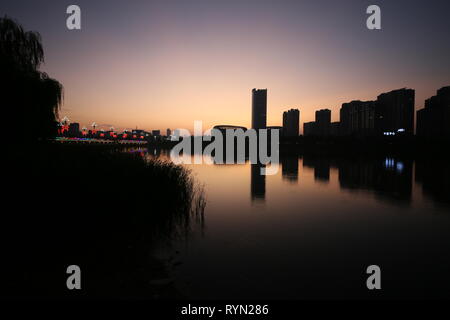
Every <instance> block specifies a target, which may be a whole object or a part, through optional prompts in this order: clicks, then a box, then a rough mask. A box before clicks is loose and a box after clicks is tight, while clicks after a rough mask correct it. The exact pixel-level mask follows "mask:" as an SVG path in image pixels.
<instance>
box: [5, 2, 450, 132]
mask: <svg viewBox="0 0 450 320" xmlns="http://www.w3.org/2000/svg"><path fill="white" fill-rule="evenodd" d="M70 4H77V5H79V6H80V7H81V11H82V30H80V31H69V30H67V28H66V18H67V14H66V8H67V6H68V5H70ZM371 4H377V5H379V6H380V7H381V11H382V30H374V31H371V30H368V29H367V28H366V19H367V16H368V15H367V14H366V13H365V11H366V8H367V6H368V5H371ZM4 14H7V15H8V16H10V17H13V18H14V19H16V20H17V21H18V22H20V23H21V24H22V25H23V26H24V27H25V29H27V30H35V31H39V32H40V33H41V35H42V37H43V43H44V50H45V57H46V63H45V65H44V66H43V67H42V70H44V71H46V72H48V73H49V74H50V76H52V77H53V78H56V79H57V80H59V81H60V82H61V83H62V84H63V85H64V87H65V101H64V106H63V108H62V112H61V114H62V116H64V115H67V116H68V117H69V118H70V119H71V120H72V121H77V122H80V123H81V124H82V125H89V124H90V123H92V122H93V121H95V122H97V123H98V124H100V125H104V126H105V127H107V126H109V125H113V126H114V127H116V128H121V129H123V128H134V127H136V126H137V127H139V128H143V129H148V130H150V129H161V130H165V129H166V128H172V129H173V128H178V127H179V128H188V129H191V128H192V127H193V121H194V120H202V121H203V123H204V128H205V129H206V128H208V127H210V126H213V125H216V124H235V125H242V126H246V127H249V126H250V123H251V89H252V88H267V89H268V125H280V124H281V118H282V112H283V111H284V110H286V109H289V108H298V109H300V117H301V119H300V120H301V123H303V122H307V121H312V120H314V111H315V110H316V109H320V108H329V109H331V110H332V120H333V121H338V120H339V108H340V106H341V104H342V103H343V102H347V101H351V100H355V99H360V100H371V99H375V98H376V96H377V95H378V94H379V93H381V92H385V91H389V90H392V89H398V88H402V87H409V88H413V89H415V90H416V109H420V108H422V106H423V104H424V99H426V98H428V97H430V96H432V95H434V94H435V91H436V90H437V89H439V88H440V87H442V86H445V85H450V58H449V57H450V41H449V40H450V36H449V32H450V19H449V15H450V1H448V0H443V1H412V0H408V1H407V0H395V1H394V0H390V1H381V0H373V1H365V0H354V1H332V0H329V1H324V0H315V1H300V0H297V1H283V0H277V1H275V0H273V1H265V0H255V1H253V0H252V1H250V0H239V1H235V0H229V1H217V0H176V1H175V0H173V1H172V0H161V1H119V0H108V1H92V0H91V1H85V0H74V1H61V0H58V1H56V0H54V1H22V0H6V1H2V4H1V7H0V15H2V16H3V15H4Z"/></svg>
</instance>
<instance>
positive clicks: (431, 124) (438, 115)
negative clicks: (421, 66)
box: [416, 86, 450, 138]
mask: <svg viewBox="0 0 450 320" xmlns="http://www.w3.org/2000/svg"><path fill="white" fill-rule="evenodd" d="M416 134H417V135H418V136H421V137H433V138H450V86H448V87H443V88H441V89H439V90H437V94H436V95H435V96H432V97H431V98H429V99H427V100H425V108H423V109H421V110H418V111H417V131H416Z"/></svg>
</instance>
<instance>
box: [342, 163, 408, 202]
mask: <svg viewBox="0 0 450 320" xmlns="http://www.w3.org/2000/svg"><path fill="white" fill-rule="evenodd" d="M338 168H339V185H340V187H341V188H342V189H348V190H369V191H373V192H374V193H375V194H376V196H377V197H378V198H379V199H380V200H387V201H392V202H395V203H397V204H409V203H410V202H411V193H412V168H413V165H412V160H410V159H406V160H400V159H395V158H391V157H387V158H375V159H341V160H340V161H339V165H338Z"/></svg>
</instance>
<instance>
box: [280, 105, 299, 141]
mask: <svg viewBox="0 0 450 320" xmlns="http://www.w3.org/2000/svg"><path fill="white" fill-rule="evenodd" d="M299 124H300V111H299V110H298V109H290V110H288V111H285V112H283V136H285V137H297V136H298V134H299Z"/></svg>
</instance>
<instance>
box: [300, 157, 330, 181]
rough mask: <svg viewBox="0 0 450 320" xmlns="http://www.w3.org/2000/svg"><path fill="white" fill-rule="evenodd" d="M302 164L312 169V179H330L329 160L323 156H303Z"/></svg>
mask: <svg viewBox="0 0 450 320" xmlns="http://www.w3.org/2000/svg"><path fill="white" fill-rule="evenodd" d="M303 166H304V167H308V168H312V169H314V180H315V181H317V182H326V183H327V182H329V181H330V166H331V160H330V159H329V158H325V157H317V156H311V155H308V156H306V155H305V156H304V157H303Z"/></svg>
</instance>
